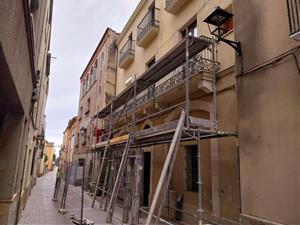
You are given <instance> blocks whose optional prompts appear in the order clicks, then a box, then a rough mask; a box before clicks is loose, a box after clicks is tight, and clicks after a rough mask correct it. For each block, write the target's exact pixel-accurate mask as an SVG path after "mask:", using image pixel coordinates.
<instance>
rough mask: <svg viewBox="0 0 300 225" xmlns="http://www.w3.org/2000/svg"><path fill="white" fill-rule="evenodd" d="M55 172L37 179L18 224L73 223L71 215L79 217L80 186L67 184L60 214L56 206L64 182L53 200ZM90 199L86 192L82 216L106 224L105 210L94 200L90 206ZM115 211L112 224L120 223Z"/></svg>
mask: <svg viewBox="0 0 300 225" xmlns="http://www.w3.org/2000/svg"><path fill="white" fill-rule="evenodd" d="M55 178H56V173H55V172H49V173H47V174H46V175H44V176H43V177H40V178H38V179H37V183H36V185H35V186H34V187H33V189H32V191H31V195H30V197H29V200H28V202H27V204H26V207H25V210H24V211H23V212H22V216H21V219H20V221H19V225H23V224H39V225H42V224H73V223H72V222H71V220H70V217H71V216H72V215H76V217H77V218H78V217H79V218H80V201H81V188H80V187H74V186H72V185H69V189H68V196H67V201H66V209H67V210H68V212H67V213H66V214H60V213H59V212H58V210H57V209H58V208H59V206H60V201H61V195H62V190H63V187H64V182H61V185H60V192H59V195H58V201H57V202H53V201H52V196H53V191H54V184H55ZM91 203H92V199H91V197H89V196H88V195H87V194H85V197H84V209H83V217H84V218H85V219H88V220H91V221H93V222H94V223H95V224H99V225H101V224H106V223H105V218H106V212H103V211H101V210H99V203H98V202H96V204H95V207H94V208H91ZM119 215H121V214H119V213H118V212H117V211H116V212H115V214H114V219H113V224H121V223H120V221H121V217H120V216H119Z"/></svg>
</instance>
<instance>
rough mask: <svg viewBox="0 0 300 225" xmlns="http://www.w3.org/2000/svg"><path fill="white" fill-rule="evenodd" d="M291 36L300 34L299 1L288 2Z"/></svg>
mask: <svg viewBox="0 0 300 225" xmlns="http://www.w3.org/2000/svg"><path fill="white" fill-rule="evenodd" d="M287 6H288V16H289V25H290V35H291V36H293V35H295V34H296V33H298V32H300V2H299V0H287Z"/></svg>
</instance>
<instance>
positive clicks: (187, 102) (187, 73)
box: [185, 28, 190, 127]
mask: <svg viewBox="0 0 300 225" xmlns="http://www.w3.org/2000/svg"><path fill="white" fill-rule="evenodd" d="M185 33H186V41H185V114H186V117H185V126H186V127H189V123H190V90H189V89H190V88H189V82H190V70H189V57H190V56H189V29H188V28H186V29H185Z"/></svg>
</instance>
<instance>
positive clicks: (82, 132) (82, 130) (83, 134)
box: [79, 127, 86, 137]
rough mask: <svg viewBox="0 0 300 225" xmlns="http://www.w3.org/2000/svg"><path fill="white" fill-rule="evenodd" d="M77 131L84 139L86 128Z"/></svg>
mask: <svg viewBox="0 0 300 225" xmlns="http://www.w3.org/2000/svg"><path fill="white" fill-rule="evenodd" d="M79 131H80V134H81V136H82V137H84V136H85V133H86V128H85V127H81V128H80V130H79Z"/></svg>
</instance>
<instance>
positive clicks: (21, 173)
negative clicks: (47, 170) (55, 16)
mask: <svg viewBox="0 0 300 225" xmlns="http://www.w3.org/2000/svg"><path fill="white" fill-rule="evenodd" d="M52 7H53V1H52V0H46V1H39V0H31V1H26V0H24V1H6V0H4V1H1V3H0V30H1V32H0V72H1V77H0V86H1V87H0V145H1V153H0V161H1V166H0V181H1V188H0V223H1V224H16V223H17V221H18V219H19V216H20V212H21V211H22V208H23V207H24V206H25V203H26V200H27V198H28V195H29V193H30V190H31V188H32V185H33V183H34V178H35V173H36V165H37V163H36V162H37V158H38V156H39V151H40V147H42V146H43V145H42V142H43V139H44V138H43V136H44V130H43V127H44V126H43V125H42V124H43V118H44V109H45V101H46V96H47V92H48V76H49V74H50V54H49V43H50V34H51V21H52Z"/></svg>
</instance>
